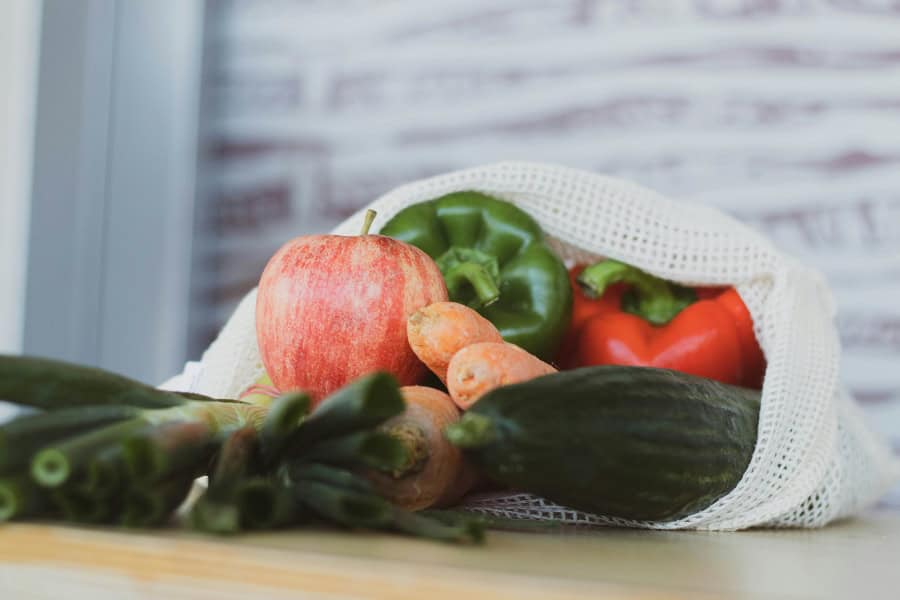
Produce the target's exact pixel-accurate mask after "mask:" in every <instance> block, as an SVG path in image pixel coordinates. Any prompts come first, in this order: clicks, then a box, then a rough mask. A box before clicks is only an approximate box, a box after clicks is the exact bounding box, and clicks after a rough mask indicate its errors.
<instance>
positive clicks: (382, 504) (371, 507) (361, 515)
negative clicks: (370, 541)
mask: <svg viewBox="0 0 900 600" xmlns="http://www.w3.org/2000/svg"><path fill="white" fill-rule="evenodd" d="M294 491H295V494H296V495H297V498H298V499H299V500H300V501H302V502H303V503H304V504H305V505H307V506H308V507H310V508H311V509H312V510H313V511H315V512H316V513H318V514H319V515H321V516H323V517H325V518H327V519H329V520H331V521H334V522H335V523H338V524H340V525H344V526H346V527H352V528H355V527H361V528H371V529H378V528H381V527H385V526H387V525H388V524H389V523H391V520H392V517H393V514H392V513H393V507H392V506H391V504H390V503H389V502H388V501H387V500H385V499H383V498H381V497H379V496H376V495H374V494H362V493H359V492H354V491H350V490H345V489H341V488H336V487H334V486H330V485H327V484H324V483H318V482H314V481H305V482H304V484H303V485H302V486H297V487H296V488H295V490H294Z"/></svg>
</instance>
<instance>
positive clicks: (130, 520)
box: [119, 476, 194, 527]
mask: <svg viewBox="0 0 900 600" xmlns="http://www.w3.org/2000/svg"><path fill="white" fill-rule="evenodd" d="M193 483H194V479H193V477H190V476H187V477H186V476H176V477H174V478H172V479H171V480H169V481H165V482H162V483H160V484H157V485H154V486H153V487H152V488H146V487H132V488H130V489H129V490H128V491H127V492H126V494H125V498H124V507H123V509H122V514H121V516H120V518H119V522H120V523H121V524H122V525H123V526H125V527H153V526H156V525H162V524H164V523H165V522H166V521H168V520H169V519H170V518H171V516H172V514H173V513H174V511H175V509H176V508H178V506H179V505H180V504H181V503H182V502H184V499H185V498H187V495H188V493H189V492H190V491H191V486H192V485H193Z"/></svg>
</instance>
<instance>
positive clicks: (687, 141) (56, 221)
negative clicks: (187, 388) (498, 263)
mask: <svg viewBox="0 0 900 600" xmlns="http://www.w3.org/2000/svg"><path fill="white" fill-rule="evenodd" d="M26 4H27V2H24V0H14V1H13V3H12V4H9V2H7V3H4V4H3V5H2V7H0V41H2V44H5V45H8V44H9V42H10V40H11V39H15V35H16V33H17V32H19V33H18V35H21V32H22V31H26V30H27V27H26V29H21V28H20V27H19V26H18V25H11V24H10V21H8V20H5V19H3V18H2V17H4V16H8V15H9V14H12V13H11V12H10V8H9V7H10V6H13V5H18V6H20V7H21V6H24V5H26ZM35 4H36V5H39V6H42V10H40V11H37V10H34V11H32V12H31V13H30V14H32V18H33V20H34V21H35V22H37V23H38V30H39V31H38V33H37V34H35V35H36V37H37V38H38V40H37V46H38V48H37V51H36V52H34V53H33V54H32V55H27V54H21V53H19V54H17V55H15V56H13V55H6V54H5V53H0V86H5V85H6V83H5V81H4V78H5V77H12V75H9V74H10V73H14V71H13V70H11V68H10V65H12V64H14V63H15V64H22V63H23V61H24V63H25V64H27V63H28V61H29V60H30V61H31V62H33V63H35V67H34V69H32V70H31V71H32V72H33V73H34V79H35V81H36V82H37V97H36V103H35V106H34V114H35V119H36V127H35V129H34V132H33V133H34V135H33V145H34V153H33V161H32V162H33V169H32V176H31V180H30V182H29V181H28V178H27V176H22V177H20V179H19V183H18V184H10V181H11V180H10V179H5V180H3V179H0V183H2V184H3V185H4V187H3V188H2V189H3V190H4V191H3V193H4V194H6V195H5V196H4V197H3V199H2V200H3V204H2V207H0V208H2V212H0V217H2V219H3V220H2V221H0V233H2V234H3V235H2V237H0V269H2V272H3V274H4V276H3V277H4V279H3V281H4V283H5V284H9V282H12V283H11V287H10V288H9V289H10V293H9V294H4V295H2V297H0V325H2V328H0V343H3V341H4V339H7V340H13V339H14V338H15V336H16V335H18V336H19V343H18V344H17V345H13V346H7V347H12V348H16V347H19V348H22V349H24V351H26V352H29V353H35V354H44V355H50V356H59V357H62V358H67V359H70V360H76V361H79V362H85V363H90V364H98V365H101V366H104V367H107V368H110V369H113V370H116V371H119V372H123V373H127V374H129V375H132V376H134V377H137V378H139V379H142V380H145V381H148V382H152V383H159V382H161V381H162V380H163V379H165V378H167V377H168V376H170V375H172V374H174V373H176V372H177V371H179V370H180V369H181V367H182V365H183V363H184V361H185V360H196V359H198V358H199V357H200V354H201V353H202V351H203V349H204V348H205V347H206V346H207V344H208V343H209V342H210V341H211V340H212V339H213V338H214V337H215V335H216V333H217V332H218V330H219V329H220V327H221V326H222V325H223V323H224V322H225V321H226V319H227V318H228V316H229V314H230V313H231V311H232V310H233V308H234V307H235V305H236V303H237V302H238V300H239V299H240V298H241V297H242V296H243V295H244V294H245V293H246V292H247V291H248V290H250V289H251V288H252V287H253V286H254V285H255V283H256V281H257V278H258V277H259V274H260V272H261V270H262V268H263V265H264V264H265V262H266V260H267V259H268V257H269V256H270V255H271V253H272V252H273V251H274V250H275V248H277V247H278V246H279V245H280V244H281V243H283V242H284V241H285V240H286V239H288V238H290V237H293V236H296V235H301V234H305V233H312V232H324V231H327V230H328V229H330V228H331V227H332V226H333V225H335V224H336V223H338V222H339V221H341V220H342V219H343V218H344V217H346V216H347V215H349V214H351V213H352V212H353V211H355V210H356V209H357V208H359V207H360V206H362V205H364V204H366V203H368V202H369V201H371V200H372V199H374V198H375V197H377V196H378V195H380V194H382V193H384V192H386V191H388V190H390V189H391V188H392V187H394V186H396V185H398V184H401V183H403V182H406V181H409V180H410V179H414V178H419V177H424V176H428V175H432V174H437V173H442V172H446V171H449V170H453V169H458V168H463V167H468V166H473V165H477V164H481V163H485V162H490V161H496V160H502V159H527V160H537V161H548V162H554V163H560V164H565V165H569V166H574V167H580V168H584V169H589V170H592V171H597V172H602V173H607V174H611V175H617V176H621V177H625V178H628V179H632V180H634V181H636V182H638V183H640V184H643V185H645V186H648V187H651V188H655V189H657V190H658V191H661V192H663V193H665V194H669V195H671V196H673V197H675V198H679V199H683V200H687V201H695V202H703V203H707V204H711V205H713V206H717V207H719V208H721V209H722V210H725V211H727V212H728V213H730V214H732V215H734V216H736V217H737V218H739V219H741V220H743V221H745V222H747V223H749V224H750V225H752V226H754V227H756V228H758V229H759V230H761V231H762V232H764V233H765V234H767V235H768V236H770V237H771V238H772V239H773V240H774V241H775V243H777V244H778V245H780V246H781V247H782V248H783V249H784V250H786V251H787V252H789V253H792V254H794V255H796V256H797V257H798V258H800V259H801V260H803V261H805V262H807V263H809V264H811V265H813V266H815V267H816V268H818V269H820V270H821V271H822V272H823V273H825V275H826V276H827V277H828V279H829V281H830V282H831V284H832V287H833V290H834V293H835V296H836V298H837V300H838V303H839V307H840V314H839V321H838V326H839V328H840V334H841V339H842V342H843V347H844V364H843V366H844V373H843V376H844V379H845V381H846V383H847V384H848V386H849V387H850V388H851V389H852V391H853V392H854V394H855V395H856V397H857V398H858V399H859V400H860V402H861V403H862V405H863V406H864V407H865V409H866V411H867V412H868V413H869V415H870V416H871V417H872V422H873V424H874V425H875V426H876V427H877V428H879V429H881V430H882V431H884V432H886V433H888V434H889V435H891V436H893V439H894V440H895V445H896V446H897V448H898V450H900V4H898V2H897V1H896V0H492V1H485V0H457V1H454V2H443V1H439V0H208V1H207V2H200V1H196V2H187V1H183V0H158V1H154V2H115V1H114V0H44V2H43V3H35ZM35 15H38V16H35ZM10 32H12V33H13V37H12V38H10V36H9V34H10ZM4 47H5V46H4ZM22 47H24V46H22ZM29 56H30V58H29ZM35 71H36V73H35ZM26 80H27V76H26ZM10 89H12V90H13V92H16V90H18V92H17V93H19V96H15V95H13V96H7V97H5V98H4V100H5V101H6V102H7V105H9V102H10V100H9V98H10V97H12V98H13V99H14V100H13V102H15V98H16V97H18V98H22V96H21V94H22V93H23V91H22V90H27V86H26V87H25V88H22V87H21V85H20V86H19V87H16V86H13V87H12V88H10ZM20 102H21V100H20ZM0 106H3V104H2V102H0ZM24 106H25V107H26V108H25V109H24V112H22V110H23V109H20V111H19V113H12V114H21V115H27V113H28V108H27V103H26V105H24ZM9 114H11V113H7V120H6V123H7V126H6V127H7V131H3V130H0V152H3V151H5V152H6V153H7V158H6V159H5V160H0V166H2V167H5V168H7V169H8V168H10V167H9V165H13V168H17V169H18V172H20V173H22V172H25V173H27V171H28V167H27V166H26V167H22V165H23V164H25V165H28V164H30V163H29V162H28V161H29V160H30V158H29V156H30V150H29V143H30V141H29V140H30V139H31V138H29V136H27V135H25V136H24V138H22V139H19V138H16V137H15V135H13V137H10V136H9V135H7V133H8V132H9V125H8V124H9V123H12V124H13V129H14V130H16V131H19V130H20V129H21V128H22V127H23V123H26V122H27V118H26V120H25V121H22V120H21V119H19V118H18V117H13V118H10V117H9V116H8V115H9ZM0 127H2V125H0ZM16 127H19V129H15V128H16ZM20 137H21V136H20ZM9 140H12V141H11V142H9ZM4 141H7V142H8V143H7V145H6V146H4V145H3V144H4ZM10 148H11V149H12V150H13V152H12V154H13V155H14V156H12V159H10V158H9V156H10ZM2 156H3V155H0V157H2ZM16 161H18V163H17V162H16ZM22 161H24V162H22ZM16 164H18V165H19V167H15V165H16ZM23 168H24V169H25V170H24V171H22V169H23ZM0 173H3V174H4V175H5V172H3V171H0ZM11 185H12V186H13V187H14V186H15V185H19V186H20V188H22V187H23V186H24V189H25V190H26V192H28V191H30V201H26V202H25V203H24V204H23V203H22V202H21V201H20V202H18V203H16V201H15V198H16V197H17V196H16V195H15V193H14V192H13V193H12V194H10V193H9V192H8V190H9V189H12V188H11V187H10V186H11ZM26 195H27V193H26ZM18 197H20V198H21V194H20V195H19V196H18ZM10 198H12V200H10ZM16 207H18V208H16ZM8 215H12V217H9V216H8ZM25 228H27V229H28V232H29V235H28V236H27V238H28V239H27V240H25V241H22V239H21V238H22V233H23V231H24V229H25ZM10 232H12V233H11V234H10ZM17 235H18V238H17V237H16V236H17ZM16 239H18V240H19V241H16ZM22 244H26V245H27V249H26V251H24V252H23V251H21V247H22ZM11 247H17V248H20V251H19V252H18V254H16V253H15V252H13V253H12V254H11V256H13V257H14V258H13V259H12V260H11V259H10V258H9V256H10V254H7V253H6V252H7V250H8V249H9V248H11ZM16 256H18V259H16V258H15V257H16ZM26 257H27V276H23V275H21V269H22V268H23V267H22V265H23V264H24V261H25V258H26ZM16 265H19V266H18V267H16ZM17 268H19V269H20V270H19V271H16V269H17ZM16 273H19V275H18V276H17V275H16ZM17 277H18V279H17ZM23 279H24V280H25V281H22V280H23ZM16 282H18V284H17V283H16ZM15 298H25V302H24V303H23V302H21V300H18V301H17V300H15ZM10 307H12V308H10ZM22 309H24V313H25V315H24V319H18V320H16V318H15V315H16V314H19V313H17V312H16V311H17V310H18V311H20V312H21V310H22ZM10 331H12V332H20V333H19V334H16V333H9V332H10ZM4 332H6V333H4Z"/></svg>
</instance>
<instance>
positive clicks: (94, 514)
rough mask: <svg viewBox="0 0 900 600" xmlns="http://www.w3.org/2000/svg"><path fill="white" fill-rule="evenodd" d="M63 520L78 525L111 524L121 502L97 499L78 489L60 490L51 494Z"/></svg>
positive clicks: (113, 499) (110, 499) (114, 499)
mask: <svg viewBox="0 0 900 600" xmlns="http://www.w3.org/2000/svg"><path fill="white" fill-rule="evenodd" d="M51 497H52V498H53V502H54V504H55V505H56V506H57V507H58V508H59V509H60V510H61V511H62V516H63V519H65V520H66V521H74V522H76V523H109V522H111V521H112V520H113V519H115V517H116V512H117V508H118V505H119V500H118V499H116V498H96V497H94V496H91V495H89V494H85V493H84V492H81V491H79V490H76V489H71V488H59V489H55V490H53V491H52V492H51Z"/></svg>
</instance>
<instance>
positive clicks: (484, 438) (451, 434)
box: [444, 412, 497, 448]
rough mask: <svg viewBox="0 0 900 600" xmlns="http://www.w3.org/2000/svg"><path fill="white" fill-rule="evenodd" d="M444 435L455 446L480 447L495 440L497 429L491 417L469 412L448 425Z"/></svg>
mask: <svg viewBox="0 0 900 600" xmlns="http://www.w3.org/2000/svg"><path fill="white" fill-rule="evenodd" d="M444 435H445V436H446V437H447V439H448V440H449V441H450V443H451V444H453V445H454V446H459V447H460V448H479V447H481V446H486V445H487V444H490V443H491V442H493V441H494V439H495V438H496V437H497V429H496V428H495V427H494V421H493V420H492V419H491V418H490V417H486V416H484V415H479V414H477V413H473V412H468V413H466V414H464V415H463V416H462V418H461V419H460V420H459V421H457V422H456V423H451V424H450V425H447V427H445V428H444Z"/></svg>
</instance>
